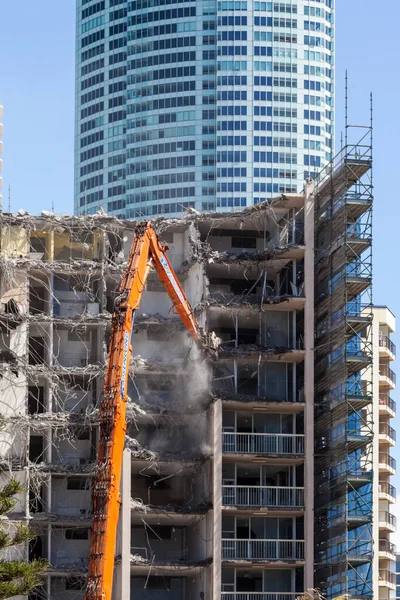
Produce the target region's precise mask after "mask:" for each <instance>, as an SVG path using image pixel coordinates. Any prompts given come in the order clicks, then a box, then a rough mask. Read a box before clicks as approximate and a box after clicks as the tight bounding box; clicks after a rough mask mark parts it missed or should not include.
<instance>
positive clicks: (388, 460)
mask: <svg viewBox="0 0 400 600" xmlns="http://www.w3.org/2000/svg"><path fill="white" fill-rule="evenodd" d="M379 464H380V465H387V466H388V467H389V468H390V469H396V460H395V459H394V458H393V456H390V454H388V453H387V452H379Z"/></svg>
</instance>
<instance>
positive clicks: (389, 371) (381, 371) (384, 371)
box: [379, 365, 396, 384]
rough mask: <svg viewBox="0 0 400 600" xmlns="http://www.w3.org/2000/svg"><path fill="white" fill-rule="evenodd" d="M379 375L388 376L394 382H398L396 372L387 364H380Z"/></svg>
mask: <svg viewBox="0 0 400 600" xmlns="http://www.w3.org/2000/svg"><path fill="white" fill-rule="evenodd" d="M379 375H380V376H381V377H387V378H388V379H390V381H391V382H392V383H394V384H396V374H395V372H394V371H392V369H390V367H388V366H387V365H379Z"/></svg>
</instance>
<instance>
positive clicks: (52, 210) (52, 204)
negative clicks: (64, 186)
mask: <svg viewBox="0 0 400 600" xmlns="http://www.w3.org/2000/svg"><path fill="white" fill-rule="evenodd" d="M51 212H52V214H53V215H54V196H53V198H52V200H51Z"/></svg>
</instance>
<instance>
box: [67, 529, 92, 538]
mask: <svg viewBox="0 0 400 600" xmlns="http://www.w3.org/2000/svg"><path fill="white" fill-rule="evenodd" d="M65 539H66V540H88V539H89V529H66V530H65Z"/></svg>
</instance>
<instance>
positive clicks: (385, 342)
mask: <svg viewBox="0 0 400 600" xmlns="http://www.w3.org/2000/svg"><path fill="white" fill-rule="evenodd" d="M379 346H380V347H381V348H387V349H388V350H389V352H391V353H392V354H393V355H394V356H396V346H395V345H394V344H393V342H392V340H391V339H390V337H389V336H388V335H383V336H382V337H380V338H379Z"/></svg>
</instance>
